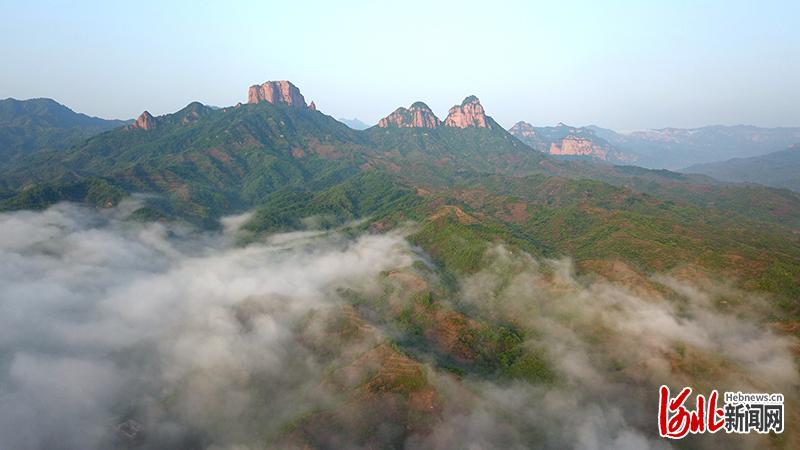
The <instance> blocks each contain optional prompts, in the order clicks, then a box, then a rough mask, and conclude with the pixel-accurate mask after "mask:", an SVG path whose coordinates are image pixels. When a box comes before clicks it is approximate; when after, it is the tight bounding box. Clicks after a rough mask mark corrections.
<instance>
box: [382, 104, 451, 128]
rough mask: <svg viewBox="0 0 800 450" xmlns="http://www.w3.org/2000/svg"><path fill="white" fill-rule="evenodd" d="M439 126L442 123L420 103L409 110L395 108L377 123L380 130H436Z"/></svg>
mask: <svg viewBox="0 0 800 450" xmlns="http://www.w3.org/2000/svg"><path fill="white" fill-rule="evenodd" d="M441 125H442V121H441V120H439V118H438V117H436V114H434V113H433V111H431V109H430V108H429V107H428V105H426V104H425V103H422V102H416V103H414V104H413V105H411V107H409V108H403V107H400V108H397V109H396V110H395V111H394V112H393V113H391V114H389V115H388V116H386V117H384V118H383V119H381V120H380V121H379V122H378V126H379V127H381V128H437V127H439V126H441Z"/></svg>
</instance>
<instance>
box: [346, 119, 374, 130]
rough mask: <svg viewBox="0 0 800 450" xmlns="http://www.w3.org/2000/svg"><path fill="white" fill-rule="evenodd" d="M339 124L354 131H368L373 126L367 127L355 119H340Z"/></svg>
mask: <svg viewBox="0 0 800 450" xmlns="http://www.w3.org/2000/svg"><path fill="white" fill-rule="evenodd" d="M339 122H342V123H343V124H345V125H347V126H348V127H350V128H352V129H354V130H366V129H367V128H369V127H371V126H372V125H367V124H365V123H364V122H362V121H360V120H358V119H356V118H353V119H339Z"/></svg>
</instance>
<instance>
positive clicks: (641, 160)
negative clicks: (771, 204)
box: [587, 125, 800, 169]
mask: <svg viewBox="0 0 800 450" xmlns="http://www.w3.org/2000/svg"><path fill="white" fill-rule="evenodd" d="M587 128H590V129H592V130H593V131H594V132H595V133H596V134H597V135H598V136H600V137H602V138H603V139H605V140H607V141H608V142H610V143H611V144H613V145H615V146H617V147H619V148H620V149H621V150H623V151H625V152H632V153H635V154H636V155H637V157H638V159H637V162H636V163H637V164H638V165H641V166H643V167H651V168H664V169H680V168H682V167H687V166H690V165H693V164H702V163H709V162H714V161H722V160H726V159H730V158H747V157H751V156H759V155H764V154H767V153H770V152H775V151H778V150H781V149H784V148H786V147H788V146H789V145H792V144H794V143H796V142H800V127H795V128H759V127H755V126H750V125H736V126H721V125H715V126H708V127H702V128H692V129H682V128H661V129H658V130H645V131H634V132H631V133H618V132H615V131H613V130H609V129H605V128H600V127H596V126H589V127H587Z"/></svg>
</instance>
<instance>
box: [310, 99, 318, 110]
mask: <svg viewBox="0 0 800 450" xmlns="http://www.w3.org/2000/svg"><path fill="white" fill-rule="evenodd" d="M308 109H310V110H312V111H316V110H317V104H316V103H314V102H313V101H312V102H311V103H310V104H309V105H308Z"/></svg>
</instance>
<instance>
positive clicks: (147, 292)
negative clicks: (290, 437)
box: [0, 204, 411, 449]
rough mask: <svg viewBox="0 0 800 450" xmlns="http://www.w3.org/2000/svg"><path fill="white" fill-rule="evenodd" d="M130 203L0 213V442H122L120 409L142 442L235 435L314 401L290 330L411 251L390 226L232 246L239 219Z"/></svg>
mask: <svg viewBox="0 0 800 450" xmlns="http://www.w3.org/2000/svg"><path fill="white" fill-rule="evenodd" d="M129 210H130V205H127V204H126V205H123V206H122V207H121V208H119V209H115V210H109V211H103V212H97V211H94V210H89V209H84V208H81V207H77V206H73V205H67V204H63V205H58V206H55V207H53V208H50V209H48V210H47V211H44V212H15V213H9V214H2V215H0V230H2V232H0V264H1V265H2V266H1V267H0V285H2V286H3V289H2V291H0V448H9V449H10V448H13V449H28V448H54V447H58V448H84V449H87V448H107V447H109V446H115V445H120V442H119V441H116V440H115V439H117V437H116V436H115V435H114V434H115V432H113V428H114V426H115V425H117V424H118V423H122V422H123V421H125V420H127V419H128V418H131V417H135V418H136V420H137V421H138V422H142V423H143V426H144V428H145V429H146V430H147V436H148V440H147V441H148V442H149V443H150V444H149V445H148V446H152V447H154V448H155V447H162V448H163V447H165V446H181V445H197V446H198V447H203V446H207V445H211V444H218V445H236V444H238V442H237V441H238V439H239V437H238V434H239V433H240V432H243V431H245V429H247V428H248V427H250V426H252V425H253V424H252V423H249V421H253V420H259V421H261V423H262V425H263V426H264V428H268V427H269V425H270V423H273V424H276V423H278V422H280V421H282V420H287V419H288V418H290V417H291V415H292V414H293V413H295V414H296V413H298V411H297V410H298V409H299V408H302V407H307V406H308V405H309V404H310V403H311V402H320V401H323V399H322V398H321V397H320V396H319V395H321V393H318V392H315V388H314V386H316V384H317V383H318V374H319V373H320V372H321V370H322V369H321V368H320V367H317V366H316V365H315V364H316V361H315V359H314V358H313V357H311V356H310V355H308V354H305V353H304V350H303V348H302V347H301V346H299V345H297V343H296V342H295V339H294V336H293V327H296V326H297V324H298V323H299V321H301V320H302V319H303V317H304V316H305V315H306V314H308V313H309V312H310V311H312V310H324V309H325V308H330V307H331V306H334V305H336V304H337V303H338V301H339V300H338V297H337V296H336V295H335V292H336V289H337V288H341V287H348V286H351V285H364V284H365V283H370V281H371V280H373V279H374V278H375V276H376V275H377V274H379V273H380V271H382V270H386V269H388V268H393V267H402V266H405V265H408V264H410V263H411V256H410V252H409V249H408V246H407V244H406V243H405V241H404V240H403V239H401V238H400V237H397V236H391V235H384V236H363V237H361V238H358V239H355V240H347V239H343V238H340V237H337V236H335V235H333V236H324V235H315V234H314V233H299V234H288V235H281V236H276V237H275V238H273V239H272V240H271V241H269V242H266V243H262V244H257V245H249V246H247V247H244V248H237V247H236V246H234V245H233V242H234V236H233V235H232V231H233V230H234V229H235V228H236V227H235V225H236V223H237V222H240V221H238V220H236V219H231V220H229V221H227V225H229V226H227V227H226V232H225V233H222V234H201V233H195V232H191V231H189V230H186V229H181V228H180V227H170V226H165V225H162V224H147V225H144V224H139V223H132V222H126V221H124V220H123V219H124V217H125V215H126V213H127V212H128V211H129ZM243 328H247V332H242V329H243ZM318 394H319V395H318ZM265 399H266V401H265ZM256 403H258V404H256ZM167 409H169V410H170V411H172V412H173V413H170V414H167V413H166V412H165V411H166V410H167ZM175 411H177V412H178V413H177V414H175V413H174V412H175ZM197 430H202V432H201V433H198V432H197Z"/></svg>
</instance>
